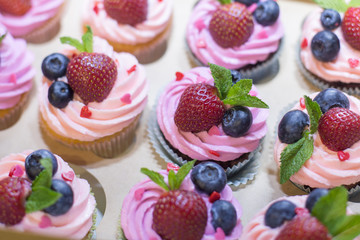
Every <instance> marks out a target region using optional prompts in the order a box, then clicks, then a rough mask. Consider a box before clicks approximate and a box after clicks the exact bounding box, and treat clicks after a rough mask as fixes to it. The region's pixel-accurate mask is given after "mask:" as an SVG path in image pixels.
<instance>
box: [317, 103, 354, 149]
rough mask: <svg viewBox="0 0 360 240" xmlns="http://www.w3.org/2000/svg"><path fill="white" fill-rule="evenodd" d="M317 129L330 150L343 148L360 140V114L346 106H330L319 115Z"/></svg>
mask: <svg viewBox="0 0 360 240" xmlns="http://www.w3.org/2000/svg"><path fill="white" fill-rule="evenodd" d="M318 131H319V135H320V138H321V141H322V143H323V144H324V145H325V146H327V147H328V148H329V149H330V150H333V151H342V150H345V149H347V148H349V147H351V146H352V145H353V144H354V143H356V142H357V141H359V140H360V116H359V115H358V114H356V113H354V112H353V111H351V110H349V109H346V108H340V107H335V108H331V109H330V110H328V111H327V112H325V113H324V114H323V115H322V116H321V118H320V120H319V127H318Z"/></svg>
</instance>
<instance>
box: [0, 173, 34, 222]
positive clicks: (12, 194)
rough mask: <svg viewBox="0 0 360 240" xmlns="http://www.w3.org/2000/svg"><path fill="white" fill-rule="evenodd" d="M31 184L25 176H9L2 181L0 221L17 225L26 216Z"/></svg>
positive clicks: (0, 188) (0, 184)
mask: <svg viewBox="0 0 360 240" xmlns="http://www.w3.org/2000/svg"><path fill="white" fill-rule="evenodd" d="M30 191H31V184H30V182H29V181H27V180H26V179H25V178H17V177H7V178H4V179H2V180H1V181H0V223H2V224H5V225H15V224H18V223H20V222H21V221H22V219H23V218H24V216H25V198H26V197H27V195H28V194H29V193H30Z"/></svg>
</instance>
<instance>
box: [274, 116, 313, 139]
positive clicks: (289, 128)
mask: <svg viewBox="0 0 360 240" xmlns="http://www.w3.org/2000/svg"><path fill="white" fill-rule="evenodd" d="M309 125H310V119H309V116H308V115H307V114H306V113H304V112H303V111H300V110H292V111H289V112H287V113H286V114H285V115H284V116H283V118H282V119H281V121H280V123H279V126H278V137H279V140H280V141H281V142H282V143H287V144H291V143H295V142H297V141H298V140H299V139H301V138H302V136H303V133H304V130H305V128H306V127H307V126H309Z"/></svg>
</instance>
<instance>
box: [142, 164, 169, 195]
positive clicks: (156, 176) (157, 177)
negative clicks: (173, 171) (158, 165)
mask: <svg viewBox="0 0 360 240" xmlns="http://www.w3.org/2000/svg"><path fill="white" fill-rule="evenodd" d="M140 171H141V173H143V174H145V175H146V176H148V177H149V178H150V179H151V180H152V181H153V182H154V183H156V184H157V185H159V186H160V187H162V188H163V189H165V191H169V187H168V185H167V184H166V183H165V181H164V176H163V175H161V174H160V173H157V172H155V171H152V170H149V169H147V168H141V169H140Z"/></svg>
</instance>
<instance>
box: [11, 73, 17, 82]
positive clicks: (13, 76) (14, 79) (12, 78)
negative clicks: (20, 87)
mask: <svg viewBox="0 0 360 240" xmlns="http://www.w3.org/2000/svg"><path fill="white" fill-rule="evenodd" d="M10 82H12V83H14V84H16V82H17V78H16V74H15V73H13V74H11V75H10Z"/></svg>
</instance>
